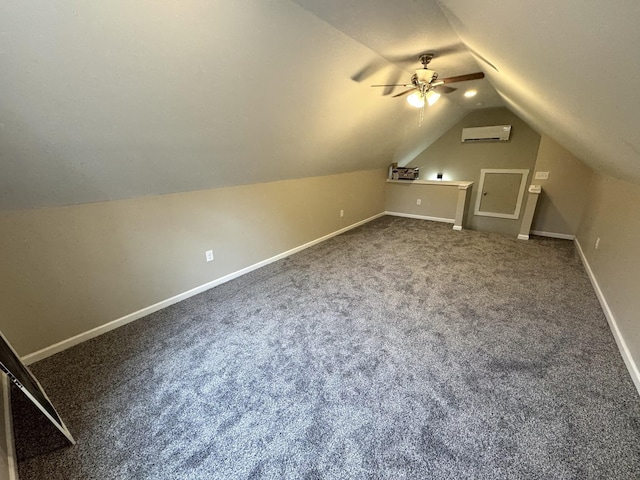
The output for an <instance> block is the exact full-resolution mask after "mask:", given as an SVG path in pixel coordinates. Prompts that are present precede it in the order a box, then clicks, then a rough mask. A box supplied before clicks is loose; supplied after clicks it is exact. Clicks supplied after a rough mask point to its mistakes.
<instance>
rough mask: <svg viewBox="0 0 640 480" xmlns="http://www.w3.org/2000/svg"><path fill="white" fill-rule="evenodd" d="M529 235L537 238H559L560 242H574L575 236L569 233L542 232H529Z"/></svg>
mask: <svg viewBox="0 0 640 480" xmlns="http://www.w3.org/2000/svg"><path fill="white" fill-rule="evenodd" d="M530 235H537V236H538V237H549V238H561V239H562V240H575V238H576V236H575V235H571V234H569V233H555V232H543V231H542V230H531V232H530Z"/></svg>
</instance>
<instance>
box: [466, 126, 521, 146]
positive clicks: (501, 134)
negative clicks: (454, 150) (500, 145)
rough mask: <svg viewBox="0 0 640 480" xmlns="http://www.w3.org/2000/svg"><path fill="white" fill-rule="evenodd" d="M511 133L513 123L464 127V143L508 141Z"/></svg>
mask: <svg viewBox="0 0 640 480" xmlns="http://www.w3.org/2000/svg"><path fill="white" fill-rule="evenodd" d="M510 135H511V125H494V126H491V127H473V128H463V129H462V143H471V142H506V141H507V140H509V136H510Z"/></svg>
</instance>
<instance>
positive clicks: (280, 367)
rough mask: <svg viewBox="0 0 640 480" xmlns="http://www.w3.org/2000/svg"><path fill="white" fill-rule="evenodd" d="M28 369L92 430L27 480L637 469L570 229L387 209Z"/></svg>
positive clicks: (618, 378)
mask: <svg viewBox="0 0 640 480" xmlns="http://www.w3.org/2000/svg"><path fill="white" fill-rule="evenodd" d="M32 370H33V371H34V373H35V374H36V375H37V376H38V378H39V379H40V381H41V383H42V384H43V385H44V387H45V388H46V389H47V391H48V393H49V396H50V397H51V399H52V401H53V402H54V404H55V405H56V406H57V407H58V410H59V413H60V414H61V416H62V417H63V418H64V419H65V421H66V423H67V425H68V427H69V429H70V430H71V432H72V433H73V435H74V436H75V438H76V440H77V442H78V443H77V445H76V446H75V447H71V448H65V449H58V450H55V451H53V452H49V453H43V454H40V455H37V456H31V457H30V458H24V457H29V455H24V454H22V457H23V458H22V460H21V461H20V463H19V472H20V476H21V477H20V478H21V479H22V480H28V479H52V480H53V479H65V480H69V479H100V480H105V479H257V478H287V479H338V478H339V479H346V478H349V479H352V478H353V479H359V478H371V479H404V478H407V479H438V480H442V479H467V478H474V479H494V478H495V479H497V478H500V479H502V478H508V479H538V478H540V479H550V478H553V479H602V478H606V479H633V478H640V399H639V397H638V393H637V391H636V390H635V388H634V386H633V384H632V382H631V380H630V378H629V375H628V373H627V371H626V369H625V366H624V364H623V362H622V359H621V358H620V354H619V353H618V350H617V348H616V345H615V342H614V340H613V337H612V335H611V332H610V330H609V327H608V325H607V322H606V320H605V318H604V316H603V313H602V311H601V309H600V306H599V304H598V301H597V299H596V297H595V294H594V292H593V289H592V288H591V285H590V283H589V280H588V278H587V276H586V274H585V272H584V270H583V267H582V265H581V263H580V260H579V257H578V255H577V253H576V250H575V248H574V245H573V243H572V242H569V241H563V240H553V239H542V238H534V239H532V240H531V241H529V242H524V241H518V240H516V239H513V238H509V237H505V236H501V235H496V234H487V233H479V232H472V231H463V232H454V231H453V230H451V226H450V225H447V224H439V223H432V222H426V221H420V220H411V219H404V218H395V217H383V218H381V219H379V220H376V221H374V222H371V223H369V224H367V225H364V226H362V227H360V228H357V229H354V230H352V231H350V232H348V233H346V234H343V235H341V236H338V237H335V238H333V239H331V240H329V241H326V242H324V243H322V244H320V245H317V246H315V247H312V248H310V249H308V250H305V251H303V252H301V253H298V254H296V255H294V256H292V257H289V258H287V259H285V260H282V261H279V262H277V263H274V264H271V265H269V266H267V267H265V268H262V269H260V270H257V271H255V272H252V273H250V274H248V275H245V276H243V277H241V278H239V279H236V280H234V281H232V282H229V283H227V284H224V285H222V286H219V287H217V288H215V289H213V290H210V291H208V292H206V293H203V294H201V295H198V296H197V297H193V298H191V299H189V300H186V301H184V302H181V303H179V304H176V305H174V306H172V307H170V308H167V309H165V310H163V311H161V312H158V313H155V314H153V315H150V316H149V317H146V318H144V319H141V320H138V321H136V322H134V323H132V324H129V325H127V326H125V327H122V328H119V329H118V330H115V331H113V332H110V333H108V334H105V335H103V336H101V337H99V338H96V339H94V340H91V341H88V342H85V343H84V344H81V345H78V346H77V347H74V348H72V349H69V350H67V351H65V352H62V353H60V354H58V355H56V356H54V357H51V358H48V359H46V360H44V361H41V362H39V363H37V364H36V365H33V366H32ZM22 437H24V434H23V435H22ZM19 443H20V442H19ZM19 448H22V449H23V450H22V451H23V452H24V451H25V450H24V444H23V447H20V446H19Z"/></svg>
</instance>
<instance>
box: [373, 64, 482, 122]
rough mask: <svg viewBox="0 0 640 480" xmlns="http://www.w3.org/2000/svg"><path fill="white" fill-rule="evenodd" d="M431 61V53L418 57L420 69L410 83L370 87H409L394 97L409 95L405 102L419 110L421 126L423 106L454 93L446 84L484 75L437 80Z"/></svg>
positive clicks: (476, 74)
mask: <svg viewBox="0 0 640 480" xmlns="http://www.w3.org/2000/svg"><path fill="white" fill-rule="evenodd" d="M432 59H433V53H423V54H422V55H420V62H421V63H422V68H419V69H418V70H416V73H414V74H413V75H412V76H411V83H395V84H390V85H371V86H372V87H411V88H409V89H408V90H405V91H404V92H400V93H398V94H396V95H394V97H402V96H403V95H406V94H407V93H411V92H413V93H411V95H409V97H407V101H408V102H409V103H410V104H411V105H413V106H414V107H417V108H420V109H421V110H420V122H419V123H418V125H421V124H422V120H423V119H424V105H425V103H428V104H429V105H433V104H434V103H436V102H437V101H438V99H439V98H440V95H441V94H442V93H444V94H447V93H451V92H455V91H456V89H455V88H453V87H449V86H447V84H448V83H457V82H466V81H468V80H479V79H481V78H484V73H482V72H476V73H468V74H466V75H458V76H456V77H448V78H441V79H438V73H437V72H434V71H433V70H429V67H428V65H429V62H431V60H432Z"/></svg>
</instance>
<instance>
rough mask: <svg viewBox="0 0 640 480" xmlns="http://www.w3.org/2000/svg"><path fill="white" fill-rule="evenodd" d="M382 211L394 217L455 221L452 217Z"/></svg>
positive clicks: (445, 221)
mask: <svg viewBox="0 0 640 480" xmlns="http://www.w3.org/2000/svg"><path fill="white" fill-rule="evenodd" d="M384 213H385V214H386V215H392V216H394V217H405V218H417V219H418V220H431V221H432V222H442V223H455V219H453V218H441V217H428V216H426V215H414V214H412V213H400V212H384Z"/></svg>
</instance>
